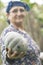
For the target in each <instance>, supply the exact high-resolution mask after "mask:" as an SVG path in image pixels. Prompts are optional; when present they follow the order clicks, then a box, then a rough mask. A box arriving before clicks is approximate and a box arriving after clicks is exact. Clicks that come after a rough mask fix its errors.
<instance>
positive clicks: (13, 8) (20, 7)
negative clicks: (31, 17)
mask: <svg viewBox="0 0 43 65" xmlns="http://www.w3.org/2000/svg"><path fill="white" fill-rule="evenodd" d="M15 9H23V10H25V8H24V7H22V6H14V7H12V8H11V10H10V11H13V10H15Z"/></svg>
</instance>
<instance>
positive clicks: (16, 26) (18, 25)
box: [13, 23, 24, 30]
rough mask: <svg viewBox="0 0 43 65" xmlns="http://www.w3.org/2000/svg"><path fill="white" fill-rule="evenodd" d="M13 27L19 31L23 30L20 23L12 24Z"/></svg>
mask: <svg viewBox="0 0 43 65" xmlns="http://www.w3.org/2000/svg"><path fill="white" fill-rule="evenodd" d="M13 26H14V27H15V28H16V29H21V30H24V26H23V24H21V23H17V24H16V23H13Z"/></svg>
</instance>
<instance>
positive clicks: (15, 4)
mask: <svg viewBox="0 0 43 65" xmlns="http://www.w3.org/2000/svg"><path fill="white" fill-rule="evenodd" d="M13 6H21V7H24V8H25V9H26V11H29V10H30V7H29V6H28V5H27V4H26V3H23V2H20V1H10V2H9V4H8V6H7V9H6V12H7V13H9V11H10V9H11V8H12V7H13Z"/></svg>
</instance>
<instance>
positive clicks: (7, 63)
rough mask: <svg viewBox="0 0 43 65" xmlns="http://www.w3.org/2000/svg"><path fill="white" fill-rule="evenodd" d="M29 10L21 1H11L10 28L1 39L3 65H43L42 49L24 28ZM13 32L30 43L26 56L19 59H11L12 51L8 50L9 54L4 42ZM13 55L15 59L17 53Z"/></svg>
mask: <svg viewBox="0 0 43 65" xmlns="http://www.w3.org/2000/svg"><path fill="white" fill-rule="evenodd" d="M29 10H30V7H29V6H28V5H27V4H26V3H24V2H20V1H13V2H12V1H10V2H9V4H8V6H7V8H6V13H7V18H8V23H9V26H8V27H7V28H5V29H4V31H3V32H2V34H1V38H0V42H1V49H2V61H3V65H41V61H40V58H39V54H40V49H39V47H38V45H37V44H36V43H35V41H34V40H33V39H32V38H31V36H30V35H29V34H28V33H27V32H26V31H25V30H24V28H23V22H24V18H25V17H26V15H27V12H28V11H29ZM12 31H13V32H17V33H18V34H20V35H22V36H23V37H24V38H25V39H26V40H27V41H28V43H27V44H28V50H27V53H26V55H25V56H24V53H23V52H21V53H20V54H19V58H18V59H15V58H13V59H11V58H10V55H9V54H10V51H11V49H10V50H8V51H7V52H8V53H7V52H6V49H5V44H4V41H3V39H4V37H5V36H6V34H7V33H8V32H12ZM12 54H13V57H15V55H16V54H17V52H15V51H14V52H13V53H12ZM12 54H11V55H12Z"/></svg>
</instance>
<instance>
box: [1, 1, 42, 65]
mask: <svg viewBox="0 0 43 65" xmlns="http://www.w3.org/2000/svg"><path fill="white" fill-rule="evenodd" d="M21 1H25V2H26V3H27V4H28V5H29V6H30V11H29V12H28V15H27V16H26V18H25V22H24V25H25V27H24V28H25V30H26V31H27V32H28V33H29V34H30V35H31V36H32V38H33V39H34V40H35V41H36V42H37V44H38V45H39V46H40V48H41V51H43V5H38V4H37V3H31V2H30V0H21ZM5 8H6V5H5V4H4V3H3V2H2V1H1V0H0V34H1V33H2V31H3V30H4V28H5V27H7V26H8V23H7V22H6V20H7V17H6V13H5ZM0 50H1V48H0ZM1 63H2V61H1V51H0V65H1Z"/></svg>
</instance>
